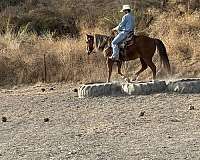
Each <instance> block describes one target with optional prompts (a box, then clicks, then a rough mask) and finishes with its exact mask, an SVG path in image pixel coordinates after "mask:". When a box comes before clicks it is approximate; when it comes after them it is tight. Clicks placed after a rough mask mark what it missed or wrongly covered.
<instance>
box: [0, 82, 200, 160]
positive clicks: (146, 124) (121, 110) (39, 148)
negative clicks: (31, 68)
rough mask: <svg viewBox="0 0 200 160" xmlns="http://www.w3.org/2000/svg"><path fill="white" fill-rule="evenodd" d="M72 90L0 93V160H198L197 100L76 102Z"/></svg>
mask: <svg viewBox="0 0 200 160" xmlns="http://www.w3.org/2000/svg"><path fill="white" fill-rule="evenodd" d="M75 87H76V86H73V85H68V84H59V85H58V84H49V85H46V86H44V85H42V84H37V85H35V86H31V87H30V86H29V87H19V88H17V87H15V88H12V89H0V116H1V117H6V118H7V122H2V120H1V122H0V159H1V160H16V159H24V160H48V159H55V160H66V159H69V160H173V159H180V160H183V159H187V160H193V159H194V160H199V159H200V95H199V94H184V95H179V94H166V93H165V94H154V95H148V96H124V97H123V96H122V97H101V98H93V99H92V98H87V99H79V98H78V97H77V93H75V92H73V88H75ZM42 88H44V89H45V91H44V90H43V91H42ZM1 117H0V118H1ZM45 118H46V119H45ZM47 118H48V119H47ZM44 119H45V120H46V121H47V122H44ZM48 120H49V121H48Z"/></svg>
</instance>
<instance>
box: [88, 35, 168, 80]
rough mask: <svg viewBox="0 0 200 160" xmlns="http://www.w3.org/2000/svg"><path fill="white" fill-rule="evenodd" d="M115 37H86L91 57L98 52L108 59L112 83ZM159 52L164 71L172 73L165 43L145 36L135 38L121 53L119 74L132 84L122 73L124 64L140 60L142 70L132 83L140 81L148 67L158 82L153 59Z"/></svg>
mask: <svg viewBox="0 0 200 160" xmlns="http://www.w3.org/2000/svg"><path fill="white" fill-rule="evenodd" d="M113 38H114V37H113V36H107V35H100V34H95V35H91V34H87V35H86V51H87V54H88V55H90V54H92V53H94V52H95V50H98V51H100V52H103V53H104V56H105V57H106V58H107V67H108V78H107V82H110V78H111V74H112V67H113V64H114V62H115V61H113V60H111V59H109V58H108V57H109V56H111V55H112V47H111V42H112V40H113ZM156 48H157V50H158V53H159V56H160V64H161V66H162V65H163V66H164V69H165V70H167V73H168V74H170V73H171V68H170V63H169V58H168V55H167V51H166V47H165V45H164V43H163V42H162V41H161V40H160V39H157V38H150V37H148V36H145V35H138V36H135V35H134V36H133V38H131V41H129V42H128V44H127V45H126V47H125V48H124V49H123V50H124V52H123V53H122V52H121V51H120V56H119V61H117V66H118V74H119V75H121V77H122V78H124V79H125V80H126V81H128V82H130V80H129V78H128V77H125V76H124V75H123V74H122V72H121V66H122V63H123V62H125V61H131V60H135V59H138V58H139V59H140V62H141V65H142V67H141V69H140V70H139V71H138V72H137V73H135V78H133V79H132V81H135V80H137V79H138V77H139V75H140V74H141V73H142V72H143V71H145V70H146V69H147V68H148V67H150V68H151V70H152V73H153V80H156V65H155V64H154V63H153V61H152V58H153V56H154V53H155V52H156Z"/></svg>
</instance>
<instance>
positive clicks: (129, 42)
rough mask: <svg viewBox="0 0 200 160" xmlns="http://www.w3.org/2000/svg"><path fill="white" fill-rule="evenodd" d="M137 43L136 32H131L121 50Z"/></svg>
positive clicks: (122, 43)
mask: <svg viewBox="0 0 200 160" xmlns="http://www.w3.org/2000/svg"><path fill="white" fill-rule="evenodd" d="M134 43H135V35H134V32H130V33H129V34H128V36H127V38H126V39H125V40H123V41H122V42H121V43H120V44H119V48H120V49H124V48H126V47H128V46H130V45H133V44H134Z"/></svg>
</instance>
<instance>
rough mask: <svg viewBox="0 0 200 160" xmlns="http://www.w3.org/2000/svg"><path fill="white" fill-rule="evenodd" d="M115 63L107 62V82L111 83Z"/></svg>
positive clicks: (109, 60)
mask: <svg viewBox="0 0 200 160" xmlns="http://www.w3.org/2000/svg"><path fill="white" fill-rule="evenodd" d="M113 63H114V62H113V61H112V60H111V59H108V60H107V65H108V79H107V82H110V77H111V74H112V67H113Z"/></svg>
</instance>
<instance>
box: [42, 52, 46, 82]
mask: <svg viewBox="0 0 200 160" xmlns="http://www.w3.org/2000/svg"><path fill="white" fill-rule="evenodd" d="M43 65H44V71H43V72H44V73H43V76H44V77H43V82H44V83H46V82H47V64H46V54H44V62H43Z"/></svg>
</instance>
